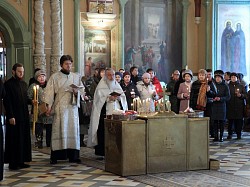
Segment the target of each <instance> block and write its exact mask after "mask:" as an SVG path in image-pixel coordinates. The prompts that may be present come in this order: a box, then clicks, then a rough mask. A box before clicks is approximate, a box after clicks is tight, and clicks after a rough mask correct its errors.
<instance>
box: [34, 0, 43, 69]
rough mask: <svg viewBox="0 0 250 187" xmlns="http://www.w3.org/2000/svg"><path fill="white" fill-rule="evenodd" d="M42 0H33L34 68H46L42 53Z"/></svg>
mask: <svg viewBox="0 0 250 187" xmlns="http://www.w3.org/2000/svg"><path fill="white" fill-rule="evenodd" d="M43 3H44V0H35V4H34V19H35V50H34V54H33V61H34V68H40V69H43V70H46V58H45V56H46V55H45V53H44V46H45V42H44V18H43V16H44V10H43Z"/></svg>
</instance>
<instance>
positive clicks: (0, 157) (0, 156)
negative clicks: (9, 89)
mask: <svg viewBox="0 0 250 187" xmlns="http://www.w3.org/2000/svg"><path fill="white" fill-rule="evenodd" d="M4 96H5V90H4V86H3V81H2V78H0V99H2V98H3V97H4ZM1 114H2V106H1ZM3 165H4V160H3V128H2V121H1V120H0V181H1V180H3Z"/></svg>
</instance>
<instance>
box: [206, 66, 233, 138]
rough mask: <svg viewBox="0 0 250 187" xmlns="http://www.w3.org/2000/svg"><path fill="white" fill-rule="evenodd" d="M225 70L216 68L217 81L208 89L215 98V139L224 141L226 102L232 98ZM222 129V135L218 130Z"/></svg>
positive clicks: (213, 113) (213, 112)
mask: <svg viewBox="0 0 250 187" xmlns="http://www.w3.org/2000/svg"><path fill="white" fill-rule="evenodd" d="M223 75H224V72H223V71H222V70H216V71H215V72H214V78H215V82H214V84H212V85H211V86H210V87H209V88H210V90H209V89H208V93H207V95H208V97H210V98H213V105H212V115H211V118H212V120H213V125H214V133H215V135H214V141H219V137H220V142H223V133H224V125H225V120H226V102H227V101H228V100H229V99H230V92H229V88H228V86H227V84H226V83H225V81H224V80H223ZM219 129H220V136H218V130H219Z"/></svg>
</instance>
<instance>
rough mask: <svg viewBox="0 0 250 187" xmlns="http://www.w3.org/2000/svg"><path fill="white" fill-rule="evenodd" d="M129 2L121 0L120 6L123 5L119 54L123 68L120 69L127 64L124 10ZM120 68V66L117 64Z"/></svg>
mask: <svg viewBox="0 0 250 187" xmlns="http://www.w3.org/2000/svg"><path fill="white" fill-rule="evenodd" d="M127 1H128V0H120V5H121V7H120V8H121V9H120V10H121V13H120V32H121V35H120V36H121V39H120V40H121V42H120V47H119V48H120V51H119V54H120V57H121V59H120V62H121V66H120V67H123V68H124V63H125V58H124V21H125V20H124V19H125V18H124V16H125V15H124V8H125V5H126V3H127ZM117 66H118V64H117Z"/></svg>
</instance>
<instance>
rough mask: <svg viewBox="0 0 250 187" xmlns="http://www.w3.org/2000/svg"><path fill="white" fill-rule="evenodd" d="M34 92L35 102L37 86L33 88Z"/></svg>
mask: <svg viewBox="0 0 250 187" xmlns="http://www.w3.org/2000/svg"><path fill="white" fill-rule="evenodd" d="M33 92H34V101H35V100H36V86H33Z"/></svg>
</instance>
